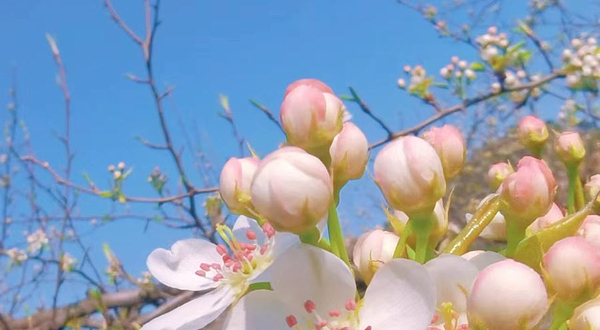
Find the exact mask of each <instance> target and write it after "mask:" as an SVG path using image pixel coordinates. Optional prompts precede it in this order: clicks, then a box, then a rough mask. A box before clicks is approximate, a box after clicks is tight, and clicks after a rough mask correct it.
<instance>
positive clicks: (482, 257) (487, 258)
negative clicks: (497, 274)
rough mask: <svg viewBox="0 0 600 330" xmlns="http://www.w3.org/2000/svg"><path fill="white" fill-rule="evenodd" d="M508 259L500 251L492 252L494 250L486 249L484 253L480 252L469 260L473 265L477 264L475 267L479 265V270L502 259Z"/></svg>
mask: <svg viewBox="0 0 600 330" xmlns="http://www.w3.org/2000/svg"><path fill="white" fill-rule="evenodd" d="M504 259H506V257H504V256H503V255H501V254H500V253H496V252H492V251H485V252H483V253H480V254H478V255H476V256H475V257H473V258H471V259H470V260H469V262H470V263H471V264H473V265H475V267H477V269H479V271H482V270H483V269H484V268H485V267H487V266H489V265H491V264H494V263H497V262H499V261H502V260H504Z"/></svg>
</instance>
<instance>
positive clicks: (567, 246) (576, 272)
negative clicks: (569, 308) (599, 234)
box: [543, 237, 600, 300]
mask: <svg viewBox="0 0 600 330" xmlns="http://www.w3.org/2000/svg"><path fill="white" fill-rule="evenodd" d="M543 263H544V264H543V266H544V270H545V273H546V277H547V282H548V283H549V286H550V287H551V288H552V289H553V290H554V291H555V292H556V293H557V294H558V297H559V298H561V299H564V300H571V299H576V298H579V297H580V296H581V294H584V293H587V294H590V293H592V292H595V290H596V289H597V288H598V286H599V285H600V250H599V249H598V248H597V247H596V246H594V245H593V244H592V243H590V242H588V241H587V240H585V239H584V238H583V237H567V238H565V239H562V240H560V241H558V242H556V243H554V245H552V247H551V248H550V249H549V250H548V252H546V254H545V255H544V261H543Z"/></svg>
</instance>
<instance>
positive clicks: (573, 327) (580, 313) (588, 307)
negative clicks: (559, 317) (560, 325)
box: [569, 296, 600, 330]
mask: <svg viewBox="0 0 600 330" xmlns="http://www.w3.org/2000/svg"><path fill="white" fill-rule="evenodd" d="M569 329H570V330H598V329H600V296H599V297H597V298H595V299H592V300H590V301H588V302H586V303H584V304H582V305H580V306H579V307H577V308H576V309H575V311H574V312H573V316H572V317H571V320H570V321H569Z"/></svg>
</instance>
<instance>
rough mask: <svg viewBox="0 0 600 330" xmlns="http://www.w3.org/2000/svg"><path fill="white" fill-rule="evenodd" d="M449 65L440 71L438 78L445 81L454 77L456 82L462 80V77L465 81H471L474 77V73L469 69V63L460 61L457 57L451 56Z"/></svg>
mask: <svg viewBox="0 0 600 330" xmlns="http://www.w3.org/2000/svg"><path fill="white" fill-rule="evenodd" d="M450 60H451V63H449V64H448V65H446V66H445V67H443V68H441V69H440V76H442V77H443V78H444V79H446V80H450V79H452V77H455V78H456V79H457V80H462V79H463V77H464V78H466V79H467V81H473V80H474V79H475V77H476V74H475V71H474V70H473V69H472V68H471V65H470V64H469V62H467V61H465V60H461V59H460V58H459V57H458V56H452V58H451V59H450Z"/></svg>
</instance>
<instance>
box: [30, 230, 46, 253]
mask: <svg viewBox="0 0 600 330" xmlns="http://www.w3.org/2000/svg"><path fill="white" fill-rule="evenodd" d="M27 244H28V248H27V249H28V250H29V252H30V253H36V252H38V251H39V250H41V249H42V247H44V246H45V245H47V244H48V236H47V235H46V233H45V232H44V231H43V230H42V229H38V230H36V231H35V232H33V233H32V234H30V235H28V236H27Z"/></svg>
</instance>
